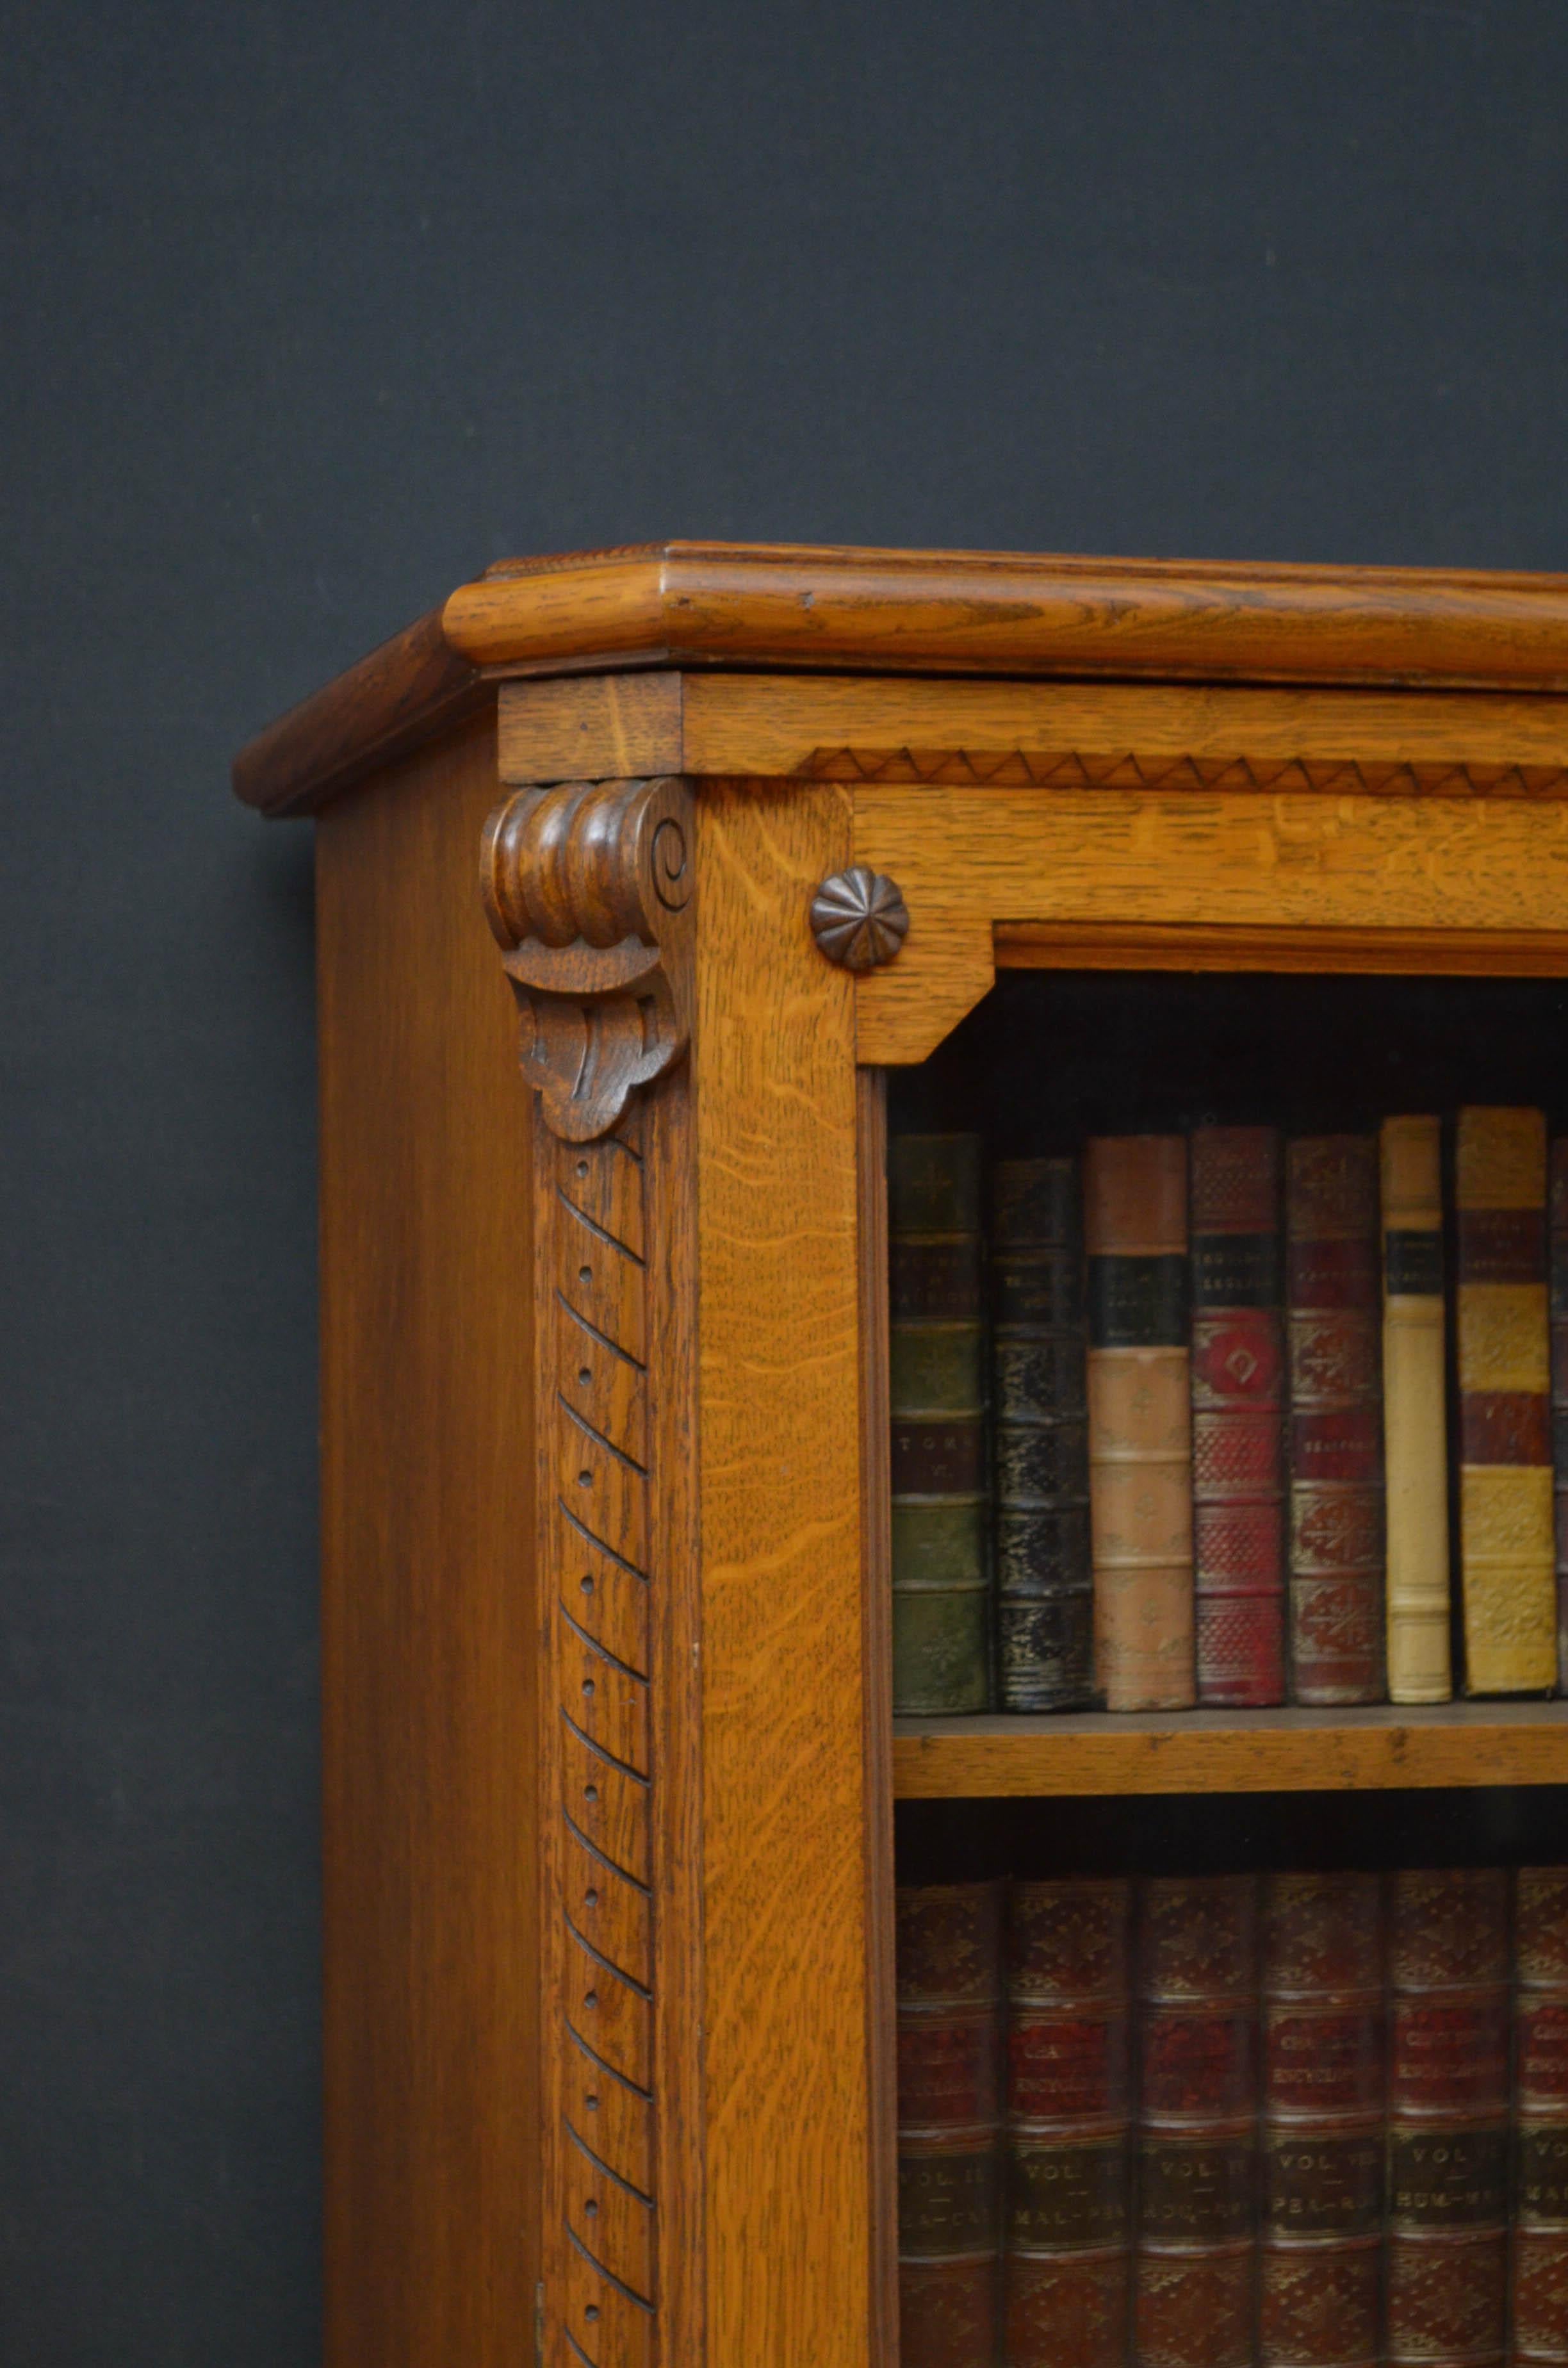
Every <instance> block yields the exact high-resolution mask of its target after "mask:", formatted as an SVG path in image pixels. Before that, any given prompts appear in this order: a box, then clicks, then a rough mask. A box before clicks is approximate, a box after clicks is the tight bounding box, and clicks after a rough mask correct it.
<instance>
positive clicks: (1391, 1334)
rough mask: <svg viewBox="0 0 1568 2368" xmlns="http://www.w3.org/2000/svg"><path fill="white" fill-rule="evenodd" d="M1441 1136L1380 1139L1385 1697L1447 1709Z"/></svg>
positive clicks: (1403, 1132)
mask: <svg viewBox="0 0 1568 2368" xmlns="http://www.w3.org/2000/svg"><path fill="white" fill-rule="evenodd" d="M1441 1138H1442V1129H1441V1125H1440V1122H1439V1121H1438V1120H1437V1119H1436V1118H1390V1119H1385V1120H1384V1121H1383V1125H1382V1133H1381V1138H1380V1147H1381V1179H1382V1240H1383V1452H1384V1459H1385V1469H1386V1486H1387V1532H1388V1590H1387V1621H1388V1678H1389V1700H1390V1701H1391V1702H1448V1701H1449V1700H1450V1699H1451V1698H1452V1695H1453V1690H1454V1689H1453V1669H1452V1656H1451V1654H1450V1650H1449V1615H1450V1609H1451V1606H1450V1589H1449V1487H1448V1466H1449V1424H1448V1359H1447V1344H1446V1339H1445V1324H1444V1309H1443V1298H1444V1289H1443V1164H1442V1139H1441Z"/></svg>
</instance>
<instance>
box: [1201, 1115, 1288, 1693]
mask: <svg viewBox="0 0 1568 2368" xmlns="http://www.w3.org/2000/svg"><path fill="white" fill-rule="evenodd" d="M1279 1155H1280V1138H1279V1135H1278V1132H1277V1131H1276V1129H1274V1128H1273V1127H1268V1126H1203V1127H1199V1128H1198V1129H1197V1130H1196V1131H1195V1132H1194V1134H1193V1137H1192V1144H1191V1178H1190V1185H1189V1193H1188V1207H1189V1221H1190V1224H1191V1229H1192V1236H1191V1238H1192V1248H1191V1258H1192V1518H1193V1565H1194V1585H1195V1588H1196V1616H1197V1639H1198V1699H1199V1702H1212V1703H1217V1704H1222V1705H1226V1706H1229V1707H1231V1708H1236V1709H1258V1708H1261V1707H1264V1706H1266V1705H1267V1704H1269V1703H1273V1702H1283V1701H1284V1699H1285V1542H1284V1499H1285V1474H1284V1440H1283V1436H1282V1430H1281V1422H1282V1411H1283V1403H1284V1380H1285V1350H1284V1337H1283V1324H1282V1321H1281V1315H1280V1291H1281V1275H1280V1239H1279Z"/></svg>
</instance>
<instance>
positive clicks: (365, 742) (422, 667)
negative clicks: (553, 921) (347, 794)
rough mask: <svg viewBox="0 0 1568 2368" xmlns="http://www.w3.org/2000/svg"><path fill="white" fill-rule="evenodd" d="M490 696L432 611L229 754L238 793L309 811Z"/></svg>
mask: <svg viewBox="0 0 1568 2368" xmlns="http://www.w3.org/2000/svg"><path fill="white" fill-rule="evenodd" d="M486 706H489V707H490V708H491V710H492V712H494V691H493V690H491V689H489V688H488V686H487V685H486V684H485V683H483V681H482V680H481V678H480V677H479V675H478V674H477V673H476V671H475V669H474V668H473V667H472V666H471V665H470V664H469V662H468V660H467V659H466V658H464V657H463V656H461V655H460V654H459V653H458V652H457V651H456V650H454V649H453V648H452V646H451V644H450V643H449V641H448V640H447V637H446V634H445V632H443V631H442V627H441V619H440V612H439V611H438V610H433V611H432V612H431V614H430V615H429V616H427V617H421V618H419V619H418V620H416V622H415V623H414V624H412V625H409V626H406V627H405V628H404V630H403V632H401V633H394V634H393V636H392V640H391V641H390V642H383V643H381V647H380V648H379V649H375V650H372V651H371V652H370V654H369V656H368V657H363V658H361V659H360V660H359V662H358V665H357V666H350V667H349V668H348V670H347V673H346V674H340V675H339V676H338V677H336V679H335V681H333V682H330V683H328V684H326V685H325V686H324V689H321V690H318V691H314V692H312V695H311V697H310V698H309V699H306V700H301V702H300V704H299V706H298V707H293V708H290V711H289V712H288V713H287V714H286V715H280V716H279V717H278V721H277V723H271V724H269V725H268V726H267V730H266V731H265V732H262V733H258V734H257V735H256V738H255V739H254V740H252V741H250V742H248V743H247V745H246V746H244V748H242V749H241V751H240V753H239V755H238V756H237V757H235V759H234V767H233V789H234V795H235V796H236V797H237V798H238V799H240V800H241V802H242V803H244V804H245V805H248V806H256V807H259V808H260V810H261V812H262V813H263V814H275V815H282V814H310V813H312V812H313V811H314V810H315V809H316V808H317V807H319V806H323V805H325V804H326V803H327V802H328V800H329V799H332V798H335V797H337V796H339V795H340V794H341V792H342V791H345V790H347V789H349V788H351V787H352V786H353V784H354V783H355V782H356V781H358V780H363V778H364V776H365V775H366V774H367V773H368V772H371V771H373V770H374V769H375V768H377V767H378V766H388V765H391V764H392V762H393V761H394V759H396V758H397V757H403V756H405V755H406V754H407V753H408V752H409V751H410V750H411V749H413V748H415V747H417V746H419V745H420V744H421V743H422V742H423V741H426V740H430V739H433V738H434V737H435V736H436V734H437V733H440V732H445V731H448V730H449V729H450V728H451V726H453V725H454V724H456V723H460V722H461V721H462V720H463V719H464V718H465V717H466V716H467V715H469V714H470V713H471V712H477V711H478V710H480V709H482V708H484V707H486ZM492 780H494V774H493V775H492Z"/></svg>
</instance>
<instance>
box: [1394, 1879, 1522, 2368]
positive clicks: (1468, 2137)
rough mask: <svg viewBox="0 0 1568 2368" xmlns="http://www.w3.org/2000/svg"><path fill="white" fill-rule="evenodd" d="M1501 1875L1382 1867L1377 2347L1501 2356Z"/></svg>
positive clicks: (1504, 2149) (1404, 2358)
mask: <svg viewBox="0 0 1568 2368" xmlns="http://www.w3.org/2000/svg"><path fill="white" fill-rule="evenodd" d="M1508 1892H1509V1884H1508V1877H1507V1875H1506V1873H1503V1872H1502V1871H1500V1870H1494V1869H1491V1868H1486V1869H1481V1870H1471V1869H1463V1870H1460V1871H1459V1872H1456V1873H1426V1872H1415V1873H1401V1874H1396V1875H1395V1876H1394V1877H1393V1878H1392V1889H1391V1895H1390V1903H1389V1981H1390V2022H1389V2239H1388V2255H1389V2260H1388V2357H1389V2360H1390V2361H1391V2362H1402V2363H1403V2362H1423V2363H1428V2368H1429V2363H1431V2362H1437V2361H1441V2362H1450V2361H1452V2362H1476V2363H1478V2368H1480V2363H1486V2368H1492V2363H1494V2362H1501V2361H1502V2359H1503V2356H1504V2350H1505V2344H1506V2327H1507V2285H1508V2095H1509V2063H1508V2058H1509V1990H1508V1975H1509V1943H1508V1932H1509V1896H1508Z"/></svg>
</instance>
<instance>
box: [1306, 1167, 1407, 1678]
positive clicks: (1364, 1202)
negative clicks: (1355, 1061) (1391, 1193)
mask: <svg viewBox="0 0 1568 2368" xmlns="http://www.w3.org/2000/svg"><path fill="white" fill-rule="evenodd" d="M1378 1227H1379V1213H1378V1146H1377V1144H1376V1142H1375V1141H1374V1140H1373V1139H1372V1138H1371V1137H1370V1136H1363V1135H1356V1134H1325V1135H1312V1136H1308V1137H1306V1138H1304V1139H1303V1140H1302V1141H1301V1142H1298V1143H1292V1144H1290V1147H1289V1150H1288V1153H1287V1156H1286V1183H1285V1232H1286V1252H1285V1261H1286V1303H1287V1308H1288V1315H1287V1332H1288V1336H1289V1361H1290V1679H1291V1683H1290V1691H1291V1698H1292V1700H1294V1701H1296V1702H1320V1703H1334V1702H1381V1700H1382V1699H1383V1694H1384V1679H1383V1641H1384V1640H1383V1422H1382V1358H1381V1296H1382V1283H1381V1272H1380V1263H1379V1247H1380V1246H1379V1233H1378Z"/></svg>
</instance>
